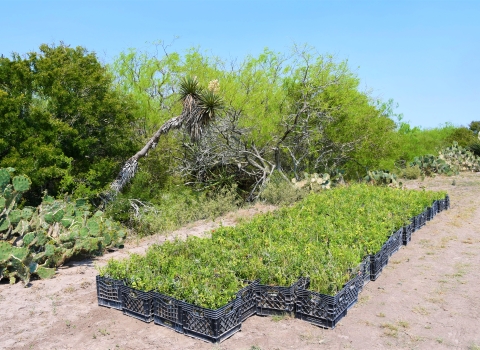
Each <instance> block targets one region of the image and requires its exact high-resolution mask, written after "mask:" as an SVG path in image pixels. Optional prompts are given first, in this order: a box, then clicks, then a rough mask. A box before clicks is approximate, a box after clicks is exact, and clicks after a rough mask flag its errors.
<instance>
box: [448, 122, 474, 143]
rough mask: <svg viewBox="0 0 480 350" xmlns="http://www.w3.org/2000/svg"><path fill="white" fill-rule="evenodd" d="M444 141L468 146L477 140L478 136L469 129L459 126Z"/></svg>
mask: <svg viewBox="0 0 480 350" xmlns="http://www.w3.org/2000/svg"><path fill="white" fill-rule="evenodd" d="M474 127H475V126H474ZM446 141H447V142H448V144H449V145H451V144H453V143H454V142H456V143H457V144H458V145H459V146H460V147H468V146H470V145H471V144H473V143H476V142H478V138H477V136H476V135H475V134H474V132H473V131H472V130H471V129H468V128H466V127H460V128H456V129H455V130H454V131H453V133H452V134H451V135H450V136H449V137H448V138H447V139H446Z"/></svg>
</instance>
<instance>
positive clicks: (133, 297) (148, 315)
mask: <svg viewBox="0 0 480 350" xmlns="http://www.w3.org/2000/svg"><path fill="white" fill-rule="evenodd" d="M120 293H121V299H122V310H123V314H124V315H127V316H131V317H135V318H136V319H139V320H141V321H143V322H147V323H148V322H152V321H153V314H152V310H153V298H152V296H153V293H152V292H143V291H141V290H137V289H134V288H131V287H128V286H121V287H120Z"/></svg>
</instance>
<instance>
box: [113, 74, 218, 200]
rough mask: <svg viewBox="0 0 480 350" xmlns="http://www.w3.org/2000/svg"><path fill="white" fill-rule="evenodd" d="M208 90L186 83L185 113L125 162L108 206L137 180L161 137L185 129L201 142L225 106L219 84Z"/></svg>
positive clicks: (183, 90) (182, 90)
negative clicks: (143, 160)
mask: <svg viewBox="0 0 480 350" xmlns="http://www.w3.org/2000/svg"><path fill="white" fill-rule="evenodd" d="M208 87H209V88H208V89H202V88H201V87H200V85H199V83H198V80H197V78H196V77H184V78H183V79H182V81H181V82H180V91H179V94H180V100H181V101H182V104H183V108H182V113H181V114H180V115H179V116H176V117H174V118H172V119H170V120H168V121H167V122H166V123H165V124H163V125H162V126H161V127H160V129H158V130H157V132H156V133H155V134H154V135H153V136H152V137H151V138H150V140H148V142H147V143H146V144H145V146H143V148H142V149H141V150H140V151H138V152H137V153H136V154H135V155H134V156H133V157H131V158H130V159H128V160H127V161H126V162H125V165H124V166H123V167H122V169H121V170H120V173H119V174H118V175H117V178H116V179H115V181H113V182H112V183H111V185H110V189H111V191H110V192H108V193H105V194H104V200H105V201H106V202H109V201H111V200H113V198H115V196H116V194H117V193H118V192H120V191H121V190H122V189H123V187H124V186H125V185H126V184H127V183H128V182H129V181H130V180H131V179H132V178H133V177H134V176H135V173H136V171H137V165H138V160H139V159H140V158H143V157H145V156H146V155H147V154H148V151H149V150H150V149H152V148H155V146H156V145H157V143H158V140H159V138H160V136H161V135H163V134H166V133H168V132H169V131H170V130H172V129H179V128H181V127H182V126H184V127H185V130H186V131H187V133H188V134H189V136H190V139H191V140H192V141H193V142H198V141H199V140H200V138H201V137H202V134H203V131H204V128H205V127H206V126H207V125H208V124H209V123H210V121H211V120H212V119H214V118H215V116H216V114H217V113H218V111H219V110H220V109H221V108H222V105H223V103H222V99H221V97H220V96H219V95H217V92H218V89H219V84H218V81H217V80H212V81H211V82H210V83H209V85H208Z"/></svg>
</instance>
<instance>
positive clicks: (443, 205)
mask: <svg viewBox="0 0 480 350" xmlns="http://www.w3.org/2000/svg"><path fill="white" fill-rule="evenodd" d="M446 209H447V206H446V201H445V199H439V200H438V212H442V211H444V210H446Z"/></svg>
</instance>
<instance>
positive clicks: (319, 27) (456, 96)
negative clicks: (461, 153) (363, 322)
mask: <svg viewBox="0 0 480 350" xmlns="http://www.w3.org/2000/svg"><path fill="white" fill-rule="evenodd" d="M0 19H1V20H0V26H1V31H0V33H1V34H0V54H3V55H5V56H9V55H10V54H11V53H12V52H18V53H20V54H23V53H26V52H29V51H36V50H37V49H38V47H39V45H40V44H42V43H48V44H51V43H57V44H58V43H59V42H60V41H63V42H64V43H66V44H68V45H71V46H78V45H80V46H84V47H86V48H87V49H88V50H90V51H95V52H96V53H97V55H98V56H99V58H100V59H101V60H102V62H104V63H108V62H111V61H112V59H113V58H114V57H115V56H117V55H118V54H119V53H120V52H121V51H124V50H126V49H128V48H136V49H138V50H150V49H151V45H150V44H149V43H152V42H155V41H158V40H163V41H164V42H166V43H169V42H171V41H172V40H173V39H174V38H175V37H178V39H176V40H175V41H174V43H173V46H172V47H171V50H172V51H179V52H183V51H184V50H185V49H187V48H190V47H192V46H196V47H198V46H199V47H200V48H201V49H203V50H206V51H208V52H211V53H212V54H213V55H217V56H220V57H222V58H224V59H233V58H238V59H240V60H241V59H242V58H243V57H245V56H246V55H249V54H250V55H258V54H259V53H260V52H261V51H262V50H263V49H264V48H265V47H268V48H270V49H272V50H274V51H281V52H287V51H288V50H289V49H290V48H291V46H292V45H293V43H297V44H304V43H307V44H309V45H311V46H314V47H315V48H316V49H317V51H318V52H320V53H322V54H334V55H335V56H336V57H337V59H338V60H344V59H348V62H349V65H350V67H351V69H352V70H353V71H354V72H356V73H357V75H358V76H359V77H360V79H361V84H362V85H361V86H362V89H366V90H371V91H372V95H373V96H375V97H379V98H382V99H383V100H388V99H390V98H393V99H394V100H395V102H396V103H398V105H399V106H398V109H397V110H396V112H397V113H402V114H403V115H404V120H405V121H408V122H410V124H411V125H413V126H422V127H425V128H432V127H437V126H439V125H443V124H444V123H447V122H449V123H453V124H454V125H465V126H466V125H468V124H469V123H470V121H472V120H480V0H470V1H464V0H450V1H446V0H417V1H413V0H382V1H379V0H378V1H366V0H336V1H333V0H316V1H310V0H292V1H284V0H263V1H262V0H257V1H251V0H223V1H220V0H197V1H174V0H170V1H162V0H158V1H149V0H136V1H130V0H128V1H127V0H96V1H89V0H82V1H80V0H62V1H57V0H55V1H54V0H43V1H40V0H36V1H34V0H30V1H27V0H15V1H14V0H0Z"/></svg>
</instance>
